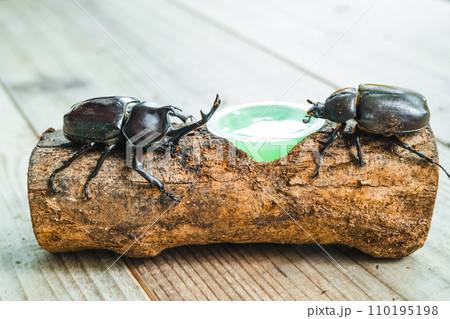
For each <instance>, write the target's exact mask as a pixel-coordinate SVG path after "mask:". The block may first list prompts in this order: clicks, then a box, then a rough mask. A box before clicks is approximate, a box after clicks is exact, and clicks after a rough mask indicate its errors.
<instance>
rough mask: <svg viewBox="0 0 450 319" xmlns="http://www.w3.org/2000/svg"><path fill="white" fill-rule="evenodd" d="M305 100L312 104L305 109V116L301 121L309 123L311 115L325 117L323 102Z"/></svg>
mask: <svg viewBox="0 0 450 319" xmlns="http://www.w3.org/2000/svg"><path fill="white" fill-rule="evenodd" d="M307 102H308V103H309V104H312V105H313V106H312V107H311V108H309V110H308V111H306V114H307V116H306V118H305V119H303V123H309V122H310V121H311V117H315V118H325V104H323V103H320V102H317V103H314V102H312V101H311V100H307Z"/></svg>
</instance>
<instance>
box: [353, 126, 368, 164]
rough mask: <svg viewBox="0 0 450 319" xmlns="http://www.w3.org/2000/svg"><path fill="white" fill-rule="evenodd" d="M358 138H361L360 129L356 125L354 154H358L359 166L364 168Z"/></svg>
mask: <svg viewBox="0 0 450 319" xmlns="http://www.w3.org/2000/svg"><path fill="white" fill-rule="evenodd" d="M360 136H361V129H360V128H359V127H358V125H356V126H355V141H356V152H357V153H358V159H359V165H360V166H366V163H364V161H363V159H362V152H361V143H360V141H359V137H360Z"/></svg>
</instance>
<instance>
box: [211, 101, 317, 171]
mask: <svg viewBox="0 0 450 319" xmlns="http://www.w3.org/2000/svg"><path fill="white" fill-rule="evenodd" d="M307 110H308V106H307V105H302V104H296V103H289V102H276V103H274V102H254V103H247V104H241V105H236V106H232V107H228V108H225V109H222V110H219V111H217V112H216V113H215V114H214V116H213V117H212V118H211V119H210V120H209V122H208V123H207V128H208V130H209V131H210V132H211V133H212V134H214V135H216V136H218V137H222V138H226V139H227V140H228V141H230V142H231V143H232V144H233V145H234V146H236V147H237V148H238V149H240V150H242V151H244V152H246V153H247V154H248V155H250V157H251V158H252V159H253V160H254V161H257V162H271V161H274V160H276V159H278V158H281V157H283V156H286V155H287V154H288V152H289V151H290V150H291V149H292V148H293V147H294V146H295V145H297V144H298V143H299V142H301V141H302V140H303V139H304V138H305V137H307V136H308V135H310V134H312V133H314V132H315V131H317V130H319V129H320V128H321V127H322V126H323V125H324V124H325V120H323V119H316V118H311V121H310V122H309V123H303V121H302V120H303V119H304V118H305V116H306V111H307Z"/></svg>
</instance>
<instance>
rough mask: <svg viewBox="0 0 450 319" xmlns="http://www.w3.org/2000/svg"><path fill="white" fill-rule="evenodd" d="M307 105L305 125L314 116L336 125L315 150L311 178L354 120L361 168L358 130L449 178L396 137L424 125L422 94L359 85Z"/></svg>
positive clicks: (425, 111)
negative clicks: (378, 137) (410, 154)
mask: <svg viewBox="0 0 450 319" xmlns="http://www.w3.org/2000/svg"><path fill="white" fill-rule="evenodd" d="M308 103H310V104H313V106H312V107H311V108H310V109H309V110H308V111H307V114H308V118H306V119H304V120H303V122H304V123H308V122H309V121H310V119H311V117H316V118H324V119H327V120H330V121H332V122H335V123H339V124H340V125H338V127H337V128H336V129H335V130H334V131H333V133H332V134H331V137H330V138H329V139H328V141H327V142H325V144H324V145H323V146H322V147H321V148H320V149H319V159H318V163H317V164H318V167H317V171H316V173H315V175H314V176H313V177H317V176H318V175H319V172H320V167H321V155H322V154H323V152H324V151H325V150H326V148H327V147H328V146H329V145H330V144H331V143H332V142H334V141H335V140H336V139H337V138H338V137H339V136H341V135H342V133H343V132H344V129H345V127H346V125H347V121H348V120H350V119H354V120H355V121H356V126H355V132H354V135H355V140H356V149H357V153H358V159H359V164H360V165H361V166H364V165H365V163H364V161H363V159H362V153H361V145H360V134H361V130H362V131H365V132H368V133H372V134H381V135H385V136H387V137H388V138H389V139H390V140H392V141H393V142H394V143H395V144H397V145H399V146H401V147H403V148H405V149H407V150H408V151H410V152H413V153H414V154H417V155H418V156H420V157H422V158H423V159H425V160H427V161H428V162H430V163H433V164H435V165H437V166H439V167H440V168H442V170H443V171H444V172H445V174H447V176H448V177H449V178H450V175H449V174H448V173H447V171H446V170H445V169H444V168H443V167H442V166H441V165H440V164H439V163H437V162H435V161H434V160H433V159H432V158H430V157H428V156H426V155H425V154H423V153H421V152H419V151H417V150H415V149H413V148H412V147H410V146H409V145H407V144H405V143H404V142H402V141H401V140H400V139H399V138H398V136H397V134H405V133H411V132H416V131H419V130H421V129H423V128H424V127H425V126H426V125H427V124H428V121H429V120H430V111H429V109H428V106H427V100H426V99H425V97H424V96H423V95H421V94H419V93H417V92H415V91H412V90H408V89H403V88H399V87H395V86H388V85H378V84H361V85H360V86H359V87H358V90H356V89H355V88H344V89H341V90H338V91H336V92H334V93H333V94H331V95H330V96H329V97H328V98H327V99H326V101H325V103H320V102H317V103H313V102H311V101H310V100H308Z"/></svg>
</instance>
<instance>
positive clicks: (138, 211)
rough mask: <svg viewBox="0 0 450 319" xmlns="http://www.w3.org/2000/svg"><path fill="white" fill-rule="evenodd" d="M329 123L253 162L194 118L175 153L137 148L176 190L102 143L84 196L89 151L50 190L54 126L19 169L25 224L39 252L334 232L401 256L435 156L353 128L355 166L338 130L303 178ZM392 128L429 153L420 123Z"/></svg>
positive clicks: (432, 193) (65, 144)
mask: <svg viewBox="0 0 450 319" xmlns="http://www.w3.org/2000/svg"><path fill="white" fill-rule="evenodd" d="M331 132H332V127H331V125H329V126H328V127H327V128H322V130H321V132H318V133H315V134H312V135H310V136H308V137H307V138H305V139H304V140H303V141H302V142H301V143H299V144H297V145H296V146H295V147H294V148H292V149H291V150H290V151H289V153H288V155H287V156H286V157H285V158H281V159H278V160H276V161H273V162H270V163H257V162H254V161H252V160H251V159H250V158H249V156H248V155H247V154H246V153H244V152H242V151H239V150H237V149H236V148H235V147H234V146H233V145H232V144H231V143H229V142H228V141H227V140H224V139H220V138H215V137H214V136H213V135H212V134H211V133H209V132H208V131H207V130H206V129H204V128H202V129H200V130H198V131H197V132H196V134H195V135H191V136H186V137H184V138H183V139H182V141H181V142H180V147H181V151H180V152H179V153H178V155H177V157H176V158H171V157H170V156H168V153H167V152H166V153H164V152H153V153H151V154H150V156H151V158H145V159H144V162H145V163H148V164H147V165H146V166H147V168H146V169H147V171H149V172H151V173H152V174H154V175H155V177H156V178H158V179H159V180H162V181H164V183H165V187H166V189H167V190H168V191H169V192H170V193H172V194H176V196H181V195H182V194H184V195H183V198H182V199H181V200H180V201H178V202H177V201H173V200H170V199H168V198H167V197H166V196H165V195H164V194H162V192H160V191H159V190H158V189H157V188H155V187H150V185H149V184H148V183H147V182H146V181H145V180H143V179H142V178H141V177H140V176H139V177H137V178H136V177H134V176H133V173H134V175H136V173H135V172H134V171H133V170H131V169H129V168H128V169H127V168H126V167H123V166H124V162H125V161H124V156H125V152H124V150H122V151H119V152H115V153H112V154H110V155H109V157H108V158H107V160H106V161H105V163H104V164H103V165H104V166H103V169H102V170H101V171H100V172H99V174H98V175H97V176H96V178H95V179H94V180H92V181H91V183H90V185H89V196H90V197H91V198H92V199H91V200H89V201H87V200H85V199H84V196H83V195H80V192H82V191H83V185H84V180H86V178H87V175H88V174H90V170H91V169H92V165H93V164H94V163H95V161H96V159H97V158H98V157H99V156H100V154H99V152H95V151H92V152H89V153H88V154H85V155H84V156H82V157H81V158H79V159H77V161H76V162H74V163H73V164H72V165H70V166H69V167H68V168H66V169H65V170H64V171H62V172H60V173H59V174H58V175H57V178H56V180H55V186H56V189H58V190H59V193H58V194H53V193H52V192H51V190H50V189H49V186H48V181H49V178H50V175H51V174H52V173H53V171H55V170H56V169H57V168H58V167H60V166H61V165H62V164H61V161H60V160H58V159H64V160H63V161H65V160H66V159H68V158H70V156H71V155H69V154H70V153H72V154H73V153H75V152H76V151H77V149H78V148H79V145H78V146H76V145H75V147H69V145H70V142H69V141H68V140H67V139H65V138H64V137H63V135H62V132H61V131H56V132H48V133H44V134H43V136H42V138H41V140H40V142H39V143H38V145H37V146H36V148H35V149H34V150H33V152H32V155H31V157H30V166H29V170H28V196H29V203H30V212H31V218H32V223H33V230H34V232H35V235H36V238H37V240H38V242H39V244H40V245H41V247H42V248H44V249H46V250H48V251H50V252H68V251H77V250H85V249H108V250H112V251H114V252H116V253H119V254H125V255H126V256H132V257H153V256H155V255H157V254H159V253H160V252H161V251H162V250H164V249H167V248H171V247H176V246H181V245H195V244H208V243H220V242H222V243H223V242H234V243H255V242H256V243H258V242H269V243H296V244H302V243H313V242H317V243H319V244H343V245H347V246H350V247H355V248H358V249H359V250H361V251H363V252H365V253H367V254H370V255H372V256H374V257H380V258H381V257H382V258H399V257H405V256H408V255H410V254H411V253H413V252H414V251H416V250H417V249H418V248H420V247H422V246H423V244H424V242H425V239H426V237H427V234H428V230H429V228H430V223H431V217H432V214H433V208H434V202H435V199H436V192H437V182H438V167H437V166H436V165H432V164H429V163H427V162H425V161H423V160H422V161H420V160H419V161H418V160H417V159H416V157H417V156H416V155H415V154H413V153H410V152H408V151H405V150H403V149H402V150H401V151H400V152H399V150H394V152H393V151H392V147H393V145H392V142H391V141H389V140H387V139H384V140H383V138H380V137H378V136H376V135H373V134H364V135H363V136H362V142H363V145H364V157H365V161H366V162H367V165H366V166H365V167H357V168H355V164H356V163H355V162H356V160H355V159H356V154H353V153H354V152H352V154H351V155H349V153H350V152H349V143H348V141H344V140H339V141H336V142H335V143H333V144H332V145H331V146H330V147H329V148H328V149H327V152H326V153H325V154H324V158H323V169H322V172H321V174H320V175H319V176H318V177H317V178H313V177H312V176H313V175H314V172H315V170H316V167H317V165H316V162H315V159H314V156H313V152H314V150H315V151H316V152H317V149H318V148H319V147H320V145H322V144H323V143H325V142H326V141H327V140H328V138H329V136H330V134H331ZM349 135H350V134H349ZM350 136H351V135H350ZM402 139H403V140H404V142H405V143H407V144H409V145H414V147H415V148H417V149H420V150H421V151H422V152H424V153H427V154H430V155H431V156H436V155H437V149H436V144H435V142H434V137H433V134H432V132H431V129H430V128H429V127H427V128H425V129H423V130H420V131H419V132H417V133H414V134H412V133H410V134H405V135H404V136H402ZM354 148H356V147H354ZM311 150H312V151H311ZM230 153H232V154H236V156H235V157H234V156H233V157H230V156H229V155H228V154H230ZM147 155H149V154H147ZM168 158H169V160H168ZM121 166H122V167H121ZM186 280H187V279H186ZM183 281H185V280H183Z"/></svg>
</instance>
